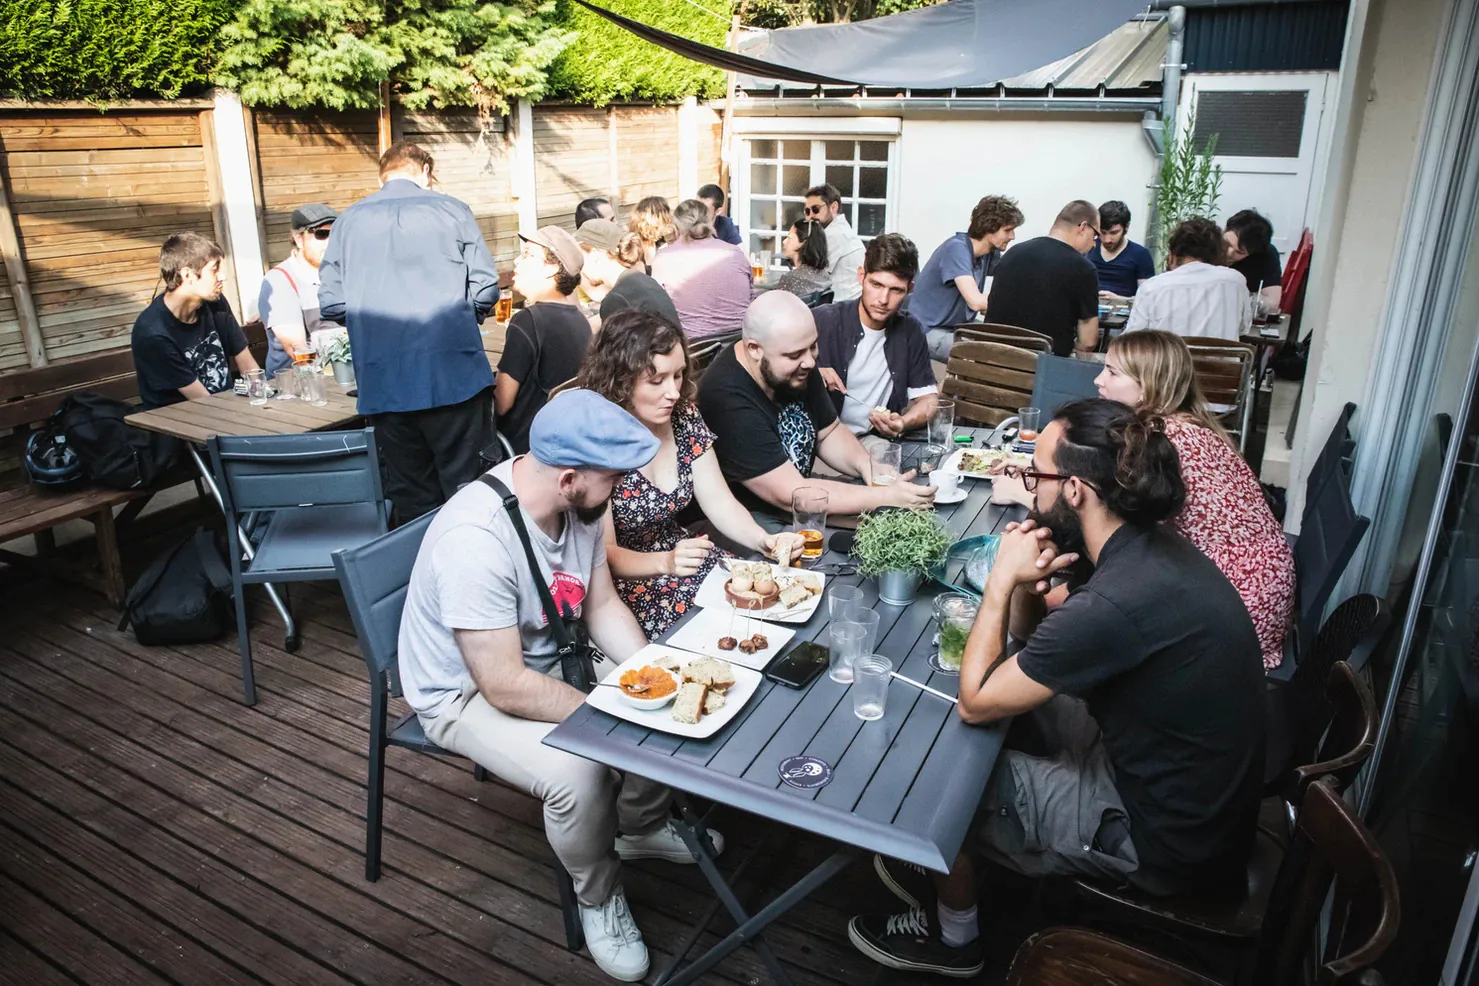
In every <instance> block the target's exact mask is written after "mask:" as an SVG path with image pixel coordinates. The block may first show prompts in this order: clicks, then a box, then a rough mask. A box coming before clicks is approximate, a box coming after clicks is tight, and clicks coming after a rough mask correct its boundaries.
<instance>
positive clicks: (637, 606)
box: [580, 310, 801, 638]
mask: <svg viewBox="0 0 1479 986" xmlns="http://www.w3.org/2000/svg"><path fill="white" fill-rule="evenodd" d="M580 386H582V387H586V388H588V389H590V390H594V391H596V392H597V393H598V394H600V395H601V396H603V397H605V398H606V399H607V400H609V401H612V402H613V403H615V404H619V405H621V406H622V407H624V408H626V409H627V410H628V411H630V412H631V413H632V414H633V415H634V416H635V417H636V418H637V420H638V421H641V422H642V423H643V424H644V425H646V426H647V427H648V428H650V429H651V430H652V433H653V434H654V435H656V436H657V438H658V439H659V440H660V441H661V442H662V445H661V447H660V448H659V449H658V452H657V456H656V457H655V458H653V460H652V461H651V462H649V463H648V464H647V465H645V466H643V467H642V468H641V469H639V470H637V471H635V472H629V473H627V474H626V475H625V476H624V477H622V479H621V480H620V481H618V482H617V484H616V486H615V488H614V489H613V490H612V492H611V511H610V513H609V514H607V520H606V561H607V564H609V565H610V566H611V574H612V576H613V577H614V579H615V582H616V590H617V592H618V593H619V594H620V595H621V597H622V598H623V599H624V600H625V601H626V603H627V605H628V606H629V607H631V610H632V613H633V614H634V615H635V616H636V617H637V620H638V622H640V623H641V624H642V628H643V629H644V630H646V631H647V636H648V637H649V638H656V637H658V636H659V635H661V634H662V632H663V631H665V630H666V629H667V628H668V627H670V626H672V624H673V623H674V622H676V621H677V620H678V618H679V617H681V616H683V614H685V613H686V612H688V609H689V607H691V606H692V605H693V597H694V596H695V595H697V594H698V589H699V586H700V585H702V584H703V580H704V578H705V576H707V575H708V574H709V571H710V570H711V569H712V568H713V567H714V565H715V563H716V562H717V561H718V560H719V554H720V552H719V551H718V549H716V548H715V547H714V545H713V543H712V542H711V541H710V540H709V538H708V536H707V535H703V534H701V535H699V536H698V537H691V536H689V532H688V531H687V530H686V529H685V528H684V527H683V526H682V525H681V524H680V523H679V522H678V515H679V514H680V513H681V512H683V511H684V510H686V509H687V508H688V506H689V505H690V504H691V503H693V501H694V500H695V499H696V500H698V505H699V508H700V509H701V510H702V511H703V513H704V516H705V517H707V518H708V520H709V521H710V522H711V523H712V524H713V525H714V527H715V528H717V529H718V530H719V532H720V533H722V534H723V535H724V536H725V537H726V538H728V539H729V540H731V541H733V542H734V543H735V544H738V545H743V546H744V547H746V548H750V549H753V550H755V551H759V552H763V553H764V554H766V555H769V556H771V557H774V556H775V552H776V548H777V547H778V545H779V544H780V543H782V542H784V541H787V540H789V541H790V542H791V543H792V546H793V548H794V549H795V550H797V551H799V550H801V537H800V535H797V534H767V533H766V532H765V530H764V529H763V528H762V527H761V526H760V525H759V524H757V523H755V519H754V518H753V517H751V516H750V512H749V511H748V510H746V509H745V508H744V507H743V506H742V505H741V504H740V502H739V501H738V500H736V499H735V498H734V494H733V493H731V492H730V490H729V484H728V483H727V482H725V480H724V476H723V474H722V473H721V472H720V471H719V462H718V460H717V459H716V458H715V457H714V433H713V432H711V431H710V430H709V426H708V425H706V424H704V420H703V418H702V417H700V416H699V413H698V408H697V407H696V406H695V405H694V403H693V390H694V384H693V380H692V379H691V378H690V377H689V374H688V343H687V341H686V340H685V338H684V336H683V332H682V330H681V329H679V328H678V327H677V326H675V325H673V324H672V323H670V322H668V321H667V320H666V319H664V318H663V317H662V316H660V315H657V314H654V313H652V312H646V311H637V310H629V311H624V312H620V313H618V314H616V315H613V316H612V317H611V318H610V319H609V320H607V321H606V322H605V323H604V324H603V325H602V326H601V331H600V333H599V334H598V335H597V336H596V337H595V339H594V340H593V341H592V343H591V347H590V350H589V351H588V352H587V353H586V357H585V363H584V364H583V365H582V366H581V370H580Z"/></svg>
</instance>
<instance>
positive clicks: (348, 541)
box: [206, 428, 390, 705]
mask: <svg viewBox="0 0 1479 986" xmlns="http://www.w3.org/2000/svg"><path fill="white" fill-rule="evenodd" d="M206 447H207V449H208V451H209V453H210V457H211V468H212V469H213V470H214V472H215V476H216V484H217V486H218V487H219V488H220V491H221V505H222V508H223V509H224V511H225V513H226V554H227V557H228V560H229V561H230V564H231V589H232V595H233V597H234V598H235V600H236V629H237V638H238V647H239V649H240V651H241V683H242V695H243V701H245V702H246V704H247V705H254V704H256V701H257V687H256V681H255V677H254V675H253V673H252V642H251V635H250V633H249V632H248V628H247V611H246V597H245V592H244V587H245V586H247V585H261V584H264V583H268V584H273V585H277V584H282V583H286V582H318V581H325V580H329V579H332V578H334V564H333V561H332V560H331V559H330V557H329V555H330V553H331V552H332V551H333V550H334V549H335V548H343V547H352V546H354V545H358V544H363V543H365V542H366V541H369V540H372V539H373V538H376V537H379V536H380V535H381V534H384V533H385V531H386V529H387V527H388V522H389V516H390V515H389V507H388V506H387V504H386V500H385V495H384V493H383V492H382V491H381V488H380V460H379V458H378V456H377V455H376V452H375V434H374V429H373V428H366V429H363V430H361V431H326V432H311V433H309V434H304V435H258V436H245V437H235V436H227V437H215V438H211V439H210V440H209V441H208V442H207V443H206ZM286 648H287V650H289V651H294V650H297V649H298V639H297V635H296V634H294V635H293V636H290V637H289V638H288V640H287V644H286Z"/></svg>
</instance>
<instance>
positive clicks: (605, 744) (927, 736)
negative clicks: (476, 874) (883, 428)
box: [545, 428, 1021, 986]
mask: <svg viewBox="0 0 1479 986" xmlns="http://www.w3.org/2000/svg"><path fill="white" fill-rule="evenodd" d="M957 433H959V434H970V435H973V436H980V435H984V434H986V433H987V430H986V429H980V430H972V429H965V428H960V429H957ZM921 447H922V446H920V445H918V444H917V443H906V444H905V453H904V454H905V460H906V466H907V465H908V464H909V460H910V459H913V458H917V457H918V454H919V449H920V448H921ZM961 482H962V484H963V485H964V487H965V488H966V490H967V491H968V495H967V496H966V498H965V499H964V500H963V501H961V502H960V503H958V504H954V505H951V506H941V507H939V508H938V509H939V512H940V514H941V516H942V517H944V518H945V519H946V521H947V523H948V524H949V525H950V527H951V529H952V530H954V531H955V532H956V533H957V534H958V535H960V536H961V537H967V536H972V535H977V534H990V533H994V532H996V531H998V530H999V529H1000V528H1001V527H1002V526H1003V525H1004V524H1005V523H1006V522H1007V521H1008V520H1009V519H1012V518H1015V517H1018V516H1020V515H1021V511H1020V509H1019V508H1010V507H996V506H992V505H991V504H990V502H989V500H990V496H991V484H990V483H988V482H985V481H981V480H970V479H963V480H961ZM847 561H848V559H847V557H846V556H845V555H839V554H837V553H836V552H833V551H830V550H829V551H827V552H826V554H824V555H823V556H822V558H821V559H820V562H821V564H822V565H824V566H826V565H829V564H834V565H835V564H841V563H845V562H847ZM961 565H962V563H959V562H957V563H956V564H955V565H953V566H952V570H950V571H948V572H947V576H948V577H950V578H952V579H954V580H955V581H957V582H958V581H960V579H959V576H958V573H959V569H960V568H961ZM827 582H828V585H832V584H843V585H860V586H861V587H862V589H863V592H864V602H865V604H867V605H870V606H871V607H873V608H874V609H876V610H877V611H878V613H879V615H880V617H881V618H880V621H879V627H878V643H877V645H876V647H875V650H876V651H877V652H878V653H881V654H883V655H885V656H887V657H888V658H890V659H891V660H892V661H893V663H894V670H896V671H898V672H899V673H900V674H904V675H907V676H908V677H910V678H913V679H914V680H916V681H920V682H924V683H925V684H928V685H930V686H931V687H932V688H935V689H938V690H939V691H942V692H945V693H946V694H949V695H955V694H957V688H956V685H957V679H956V676H955V675H953V674H946V673H940V672H935V671H933V670H932V669H931V666H930V664H929V659H930V656H931V654H932V653H933V651H934V642H933V641H934V636H935V627H934V622H933V614H932V608H931V607H932V603H933V600H934V596H935V595H936V593H937V592H938V591H939V590H940V588H941V587H940V586H939V585H938V584H932V583H929V582H926V583H925V585H924V586H922V587H921V589H920V593H919V596H918V597H917V598H916V599H915V601H914V602H913V603H912V604H911V605H909V606H906V607H900V606H889V605H885V604H882V603H879V602H878V592H877V587H876V586H875V585H874V584H873V583H872V581H871V580H864V579H861V578H860V577H859V576H857V575H848V576H838V577H835V578H834V577H833V576H830V575H829V576H828V579H827ZM827 624H828V616H827V604H826V599H825V594H824V597H823V602H822V605H821V606H819V607H818V608H817V611H816V613H815V614H814V615H813V616H812V618H811V620H810V621H808V622H807V623H805V624H786V626H788V627H792V628H794V629H795V630H796V636H795V637H794V638H793V642H795V641H800V640H812V639H820V640H822V641H825V640H826V639H827ZM678 625H681V623H680V624H678ZM674 629H676V626H675V628H674ZM670 633H671V631H670ZM848 688H849V686H848V685H842V684H838V683H836V682H834V681H832V680H831V679H830V678H828V677H827V675H826V674H825V673H824V674H822V675H820V676H819V677H818V678H816V679H815V680H814V681H813V682H812V683H811V684H810V685H809V686H808V687H807V688H805V689H802V690H797V689H793V688H788V687H786V686H784V685H778V684H775V683H773V682H771V681H768V680H766V681H762V682H761V684H760V687H759V690H758V691H757V692H756V693H755V695H754V696H753V697H752V698H751V699H750V701H749V702H748V704H746V706H745V708H744V709H743V710H741V712H740V713H739V715H737V716H736V717H735V719H734V721H732V722H730V723H729V724H727V725H726V726H725V727H724V728H723V729H721V730H720V731H719V732H718V733H716V734H715V735H714V736H712V737H710V738H709V739H705V740H686V739H684V738H682V737H679V736H674V735H671V734H668V733H663V732H658V731H656V730H649V729H646V728H644V727H641V726H638V725H636V724H634V723H630V722H626V721H624V720H622V719H618V718H616V717H614V716H611V715H608V714H606V713H604V712H600V711H598V710H596V709H594V708H592V707H590V706H588V705H583V706H581V707H580V708H579V709H578V710H576V711H575V712H574V713H572V714H571V715H570V716H569V717H568V718H567V719H566V720H565V721H564V722H562V723H561V724H560V725H558V726H556V727H555V728H554V729H553V730H552V731H551V732H550V733H549V735H548V736H546V737H545V742H546V743H548V744H549V745H550V746H553V747H555V748H557V749H561V750H565V751H566V752H568V753H573V754H576V755H577V756H581V757H585V758H587V759H590V760H595V761H597V762H599V763H604V764H607V765H608V766H611V767H614V768H616V769H618V770H622V771H631V772H632V773H634V774H638V775H640V776H642V777H646V778H649V779H651V780H654V781H657V782H659V783H662V784H666V785H668V786H670V787H672V788H673V790H674V791H675V792H676V796H675V805H676V807H677V809H678V811H679V815H680V817H679V819H678V828H679V831H680V833H681V834H682V835H683V838H684V841H685V842H686V843H687V844H688V848H689V849H690V851H692V852H693V853H694V856H695V858H696V859H697V861H698V865H699V867H700V869H701V870H702V871H703V873H704V875H705V876H706V877H707V878H708V880H709V882H710V884H711V885H712V886H713V888H714V891H715V893H716V894H717V895H718V898H719V902H720V903H722V904H723V906H724V907H725V909H726V910H727V911H728V912H729V913H730V915H731V916H732V917H733V919H734V922H735V924H736V925H737V926H738V927H737V929H736V930H735V931H734V932H732V933H731V934H730V935H729V936H728V937H726V938H725V939H723V940H722V941H721V942H719V943H718V944H717V945H715V946H714V947H713V948H711V949H709V951H708V952H706V953H705V954H704V955H702V956H700V957H699V958H698V959H696V960H695V961H694V962H692V963H691V964H689V965H687V966H682V968H680V966H681V965H682V962H683V958H684V956H685V955H686V954H687V951H688V950H689V949H690V948H691V947H692V946H693V943H694V942H696V941H697V940H698V937H699V936H700V935H701V934H702V932H703V928H704V927H705V926H706V925H707V924H708V921H709V919H710V918H711V917H712V915H713V910H711V911H710V913H709V915H708V916H706V917H705V919H704V920H703V922H702V923H701V924H700V925H699V926H698V927H697V928H696V929H695V930H694V931H693V932H692V933H691V934H690V936H689V937H688V938H687V940H686V941H685V942H683V943H682V945H681V947H680V949H679V950H678V956H677V958H676V959H675V960H674V962H673V965H672V966H671V967H670V968H669V969H667V970H666V971H665V972H664V973H663V974H662V975H661V976H659V977H658V979H657V982H658V983H660V984H667V986H679V984H684V983H691V982H694V981H696V980H697V979H698V978H699V977H700V976H702V975H703V974H704V973H705V972H707V971H708V970H709V969H712V968H713V967H714V966H715V965H717V964H718V963H719V962H721V961H722V960H723V959H724V958H725V956H727V955H729V954H730V953H731V952H733V951H734V950H735V949H737V948H739V947H740V946H741V945H743V944H744V943H746V942H753V944H754V947H755V949H756V950H757V951H758V952H759V954H760V956H761V958H762V959H763V960H764V962H765V964H766V967H767V968H768V969H769V971H770V973H771V976H772V977H773V978H774V980H775V981H776V982H777V983H779V984H787V983H789V982H790V979H789V977H788V976H787V975H786V973H785V971H784V970H783V969H782V968H781V966H780V963H779V962H778V961H777V959H776V957H775V955H774V953H773V952H772V951H771V950H770V948H769V947H768V946H767V945H766V944H765V941H764V938H763V936H762V932H763V929H764V928H765V927H766V926H767V925H769V924H770V923H771V922H772V921H774V920H776V919H777V918H779V917H780V916H781V915H782V914H784V913H785V912H786V911H788V910H790V908H792V907H794V906H795V905H796V904H797V903H799V902H800V901H801V900H802V899H803V898H804V897H805V896H806V895H807V894H809V893H810V892H811V891H813V890H815V889H816V888H817V887H819V886H821V885H822V884H823V883H824V882H826V881H827V880H828V879H829V878H831V877H832V876H833V875H835V874H836V873H838V872H839V871H841V870H842V869H843V868H845V867H846V866H847V865H848V864H849V863H851V862H852V861H853V860H854V859H856V858H858V857H859V856H860V855H861V854H862V853H864V852H877V853H883V854H885V855H887V856H892V857H894V858H897V859H901V860H906V861H908V862H911V863H917V864H918V865H920V866H923V867H925V868H926V869H930V870H934V871H937V872H946V871H947V870H948V869H949V868H950V866H951V864H952V863H953V862H954V860H955V856H956V853H957V852H958V851H959V850H960V848H961V846H962V845H963V844H964V841H965V838H966V835H967V832H968V830H969V828H970V824H971V819H972V817H973V816H974V814H975V811H976V807H977V805H978V804H979V803H980V800H981V795H982V792H983V791H984V789H985V786H986V781H987V779H988V778H989V777H990V775H991V771H992V768H993V767H994V766H995V764H996V757H997V754H998V753H999V752H1000V750H1001V743H1002V738H1003V736H1004V734H1005V726H1004V724H1001V725H997V726H995V727H992V728H983V727H980V726H969V725H967V724H965V723H964V722H963V721H962V720H961V719H960V717H959V716H958V715H957V714H956V709H955V705H954V704H953V703H950V702H946V701H944V700H942V699H940V698H938V697H936V696H934V695H930V694H927V693H925V692H922V691H920V690H919V689H917V688H915V687H913V686H912V685H909V684H906V683H904V682H901V681H897V680H895V681H892V682H891V683H890V686H889V691H888V699H887V704H886V709H885V713H884V716H883V718H882V719H879V720H876V721H873V722H863V721H862V720H860V719H858V718H857V716H856V715H854V714H853V709H852V698H851V696H850V695H849V694H848ZM798 754H807V755H810V756H814V757H817V758H819V759H821V760H823V761H824V762H826V763H827V764H829V765H831V767H832V768H833V777H832V780H831V781H830V783H828V784H827V785H826V786H824V787H821V788H819V789H816V790H800V789H797V788H794V787H791V786H789V785H788V784H785V783H783V782H782V781H781V779H780V774H779V765H780V762H781V761H782V760H784V759H786V758H788V757H791V756H795V755H798ZM689 795H694V796H697V797H700V798H705V799H708V800H709V801H712V802H714V803H716V804H722V805H727V806H729V807H731V808H736V809H739V810H740V811H744V812H748V813H750V814H753V815H758V816H760V817H763V818H767V819H773V820H775V821H778V822H781V823H783V824H786V825H790V826H793V827H795V828H798V829H803V830H805V831H807V832H812V833H815V834H817V835H820V836H824V837H826V838H828V839H831V840H833V841H835V842H836V843H838V848H837V850H836V851H835V852H833V853H832V855H831V856H830V857H828V858H827V859H826V860H824V861H823V862H822V863H820V864H819V865H818V866H816V867H815V868H814V869H813V870H812V871H811V872H810V873H808V874H807V875H806V876H804V877H803V878H802V879H800V880H799V881H797V882H796V883H795V884H794V885H793V886H792V887H790V888H789V889H788V890H786V891H785V892H783V893H782V894H780V895H779V896H778V897H776V898H775V899H774V900H773V901H771V902H770V903H769V904H767V905H766V906H765V907H763V908H762V909H761V910H759V911H758V912H756V913H755V914H754V915H750V914H748V913H746V912H745V910H744V907H743V905H741V903H740V902H739V900H738V898H737V897H736V896H735V894H734V892H733V890H732V889H731V887H730V885H729V883H728V881H727V880H726V879H725V877H724V875H723V874H722V873H721V872H720V871H719V868H718V866H717V865H716V863H715V859H714V856H713V852H712V846H710V845H709V844H708V839H707V837H706V836H705V835H704V834H703V833H704V827H703V819H701V818H700V817H699V816H698V815H697V813H696V812H695V811H694V809H693V807H692V805H691V803H690V801H689V797H688V796H689ZM757 848H758V847H757ZM880 892H886V891H883V890H882V888H881V887H880ZM716 907H717V905H716Z"/></svg>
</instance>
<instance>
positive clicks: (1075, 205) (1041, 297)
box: [986, 199, 1099, 356]
mask: <svg viewBox="0 0 1479 986" xmlns="http://www.w3.org/2000/svg"><path fill="white" fill-rule="evenodd" d="M1098 238H1099V210H1098V209H1096V208H1094V206H1093V204H1092V203H1090V202H1085V201H1084V200H1083V199H1077V200H1075V201H1073V202H1070V203H1068V204H1067V205H1066V206H1064V207H1063V211H1062V212H1059V213H1058V218H1057V219H1055V220H1054V221H1053V228H1052V229H1050V230H1049V231H1048V235H1047V236H1039V237H1036V238H1035V239H1031V240H1028V241H1027V242H1026V243H1018V244H1017V245H1016V246H1014V247H1012V248H1011V249H1010V250H1008V251H1006V253H1004V254H1003V255H1002V258H1001V262H1000V263H998V264H997V265H996V272H995V275H994V276H993V278H992V281H991V295H990V297H989V298H988V299H987V302H986V321H988V322H998V323H1001V324H1004V325H1015V326H1017V327H1018V328H1023V329H1032V330H1033V331H1034V332H1041V333H1043V334H1044V335H1046V336H1049V337H1050V338H1052V340H1053V352H1054V353H1056V354H1057V355H1059V356H1069V355H1072V354H1073V353H1074V352H1075V351H1078V352H1093V351H1094V349H1095V348H1096V347H1097V346H1098V344H1099V274H1098V272H1097V271H1095V270H1094V265H1093V264H1091V263H1089V261H1088V259H1087V257H1086V256H1085V255H1086V254H1087V253H1088V252H1089V251H1090V250H1092V249H1093V248H1094V244H1095V243H1096V242H1098Z"/></svg>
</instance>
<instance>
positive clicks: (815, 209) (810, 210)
mask: <svg viewBox="0 0 1479 986" xmlns="http://www.w3.org/2000/svg"><path fill="white" fill-rule="evenodd" d="M824 208H826V206H821V205H809V206H807V207H806V209H805V212H806V214H807V215H808V216H820V215H821V214H822V210H823V209H824Z"/></svg>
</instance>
